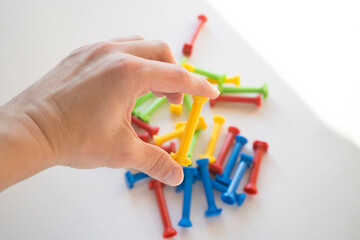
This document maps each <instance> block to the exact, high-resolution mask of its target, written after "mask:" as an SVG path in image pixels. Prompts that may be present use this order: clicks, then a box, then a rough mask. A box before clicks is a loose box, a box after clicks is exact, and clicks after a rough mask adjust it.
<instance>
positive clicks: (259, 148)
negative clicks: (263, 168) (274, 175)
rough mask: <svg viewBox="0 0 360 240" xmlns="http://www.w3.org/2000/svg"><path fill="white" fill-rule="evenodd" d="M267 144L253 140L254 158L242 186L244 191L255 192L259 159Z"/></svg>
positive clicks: (265, 150)
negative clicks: (246, 181)
mask: <svg viewBox="0 0 360 240" xmlns="http://www.w3.org/2000/svg"><path fill="white" fill-rule="evenodd" d="M268 148H269V145H268V144H267V143H266V142H262V141H255V142H254V144H253V149H254V152H255V153H254V159H253V163H252V168H251V172H250V177H249V181H248V183H247V184H246V186H245V187H244V191H245V192H246V193H248V194H257V188H256V180H257V176H258V173H259V169H260V164H261V159H262V156H263V154H264V153H266V152H267V150H268Z"/></svg>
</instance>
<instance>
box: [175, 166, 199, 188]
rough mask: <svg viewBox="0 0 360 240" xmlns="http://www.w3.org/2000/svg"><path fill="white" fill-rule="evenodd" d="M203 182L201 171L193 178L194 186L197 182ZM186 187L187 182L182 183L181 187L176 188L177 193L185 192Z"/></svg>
mask: <svg viewBox="0 0 360 240" xmlns="http://www.w3.org/2000/svg"><path fill="white" fill-rule="evenodd" d="M200 180H201V177H200V173H199V171H198V172H197V174H196V175H194V177H193V184H194V183H195V182H196V181H200ZM184 186H185V182H184V181H182V182H181V183H180V184H179V185H177V186H176V188H175V192H177V193H178V192H181V191H182V190H184Z"/></svg>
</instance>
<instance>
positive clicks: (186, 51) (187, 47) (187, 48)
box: [183, 15, 207, 57]
mask: <svg viewBox="0 0 360 240" xmlns="http://www.w3.org/2000/svg"><path fill="white" fill-rule="evenodd" d="M198 19H199V23H198V25H197V27H196V29H195V32H194V35H193V36H192V38H191V40H190V43H185V44H184V47H183V54H184V55H185V56H188V57H190V55H191V52H192V49H193V46H194V42H195V39H196V37H197V35H198V34H199V32H200V30H201V28H202V27H203V26H204V24H205V22H206V21H207V18H206V16H205V15H199V16H198Z"/></svg>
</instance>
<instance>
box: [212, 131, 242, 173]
mask: <svg viewBox="0 0 360 240" xmlns="http://www.w3.org/2000/svg"><path fill="white" fill-rule="evenodd" d="M239 133H240V130H239V129H238V128H236V127H232V126H230V127H229V128H228V134H227V136H226V138H225V142H224V144H223V145H222V147H221V149H220V152H219V154H218V156H217V158H216V161H215V162H214V163H210V166H209V170H210V172H211V173H213V174H222V171H223V166H222V165H223V163H224V160H225V158H226V155H227V154H228V152H229V149H230V147H231V144H232V143H233V141H234V139H235V136H236V135H238V134H239Z"/></svg>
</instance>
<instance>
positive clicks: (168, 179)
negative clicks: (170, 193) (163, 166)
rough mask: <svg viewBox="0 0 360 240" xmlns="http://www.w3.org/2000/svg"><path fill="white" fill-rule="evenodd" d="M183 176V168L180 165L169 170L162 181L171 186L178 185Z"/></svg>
mask: <svg viewBox="0 0 360 240" xmlns="http://www.w3.org/2000/svg"><path fill="white" fill-rule="evenodd" d="M183 178H184V174H183V170H182V168H181V167H174V168H173V169H171V171H170V172H169V173H168V174H167V175H166V176H165V178H164V181H165V183H166V184H168V185H171V186H177V185H179V184H180V183H181V182H182V181H183Z"/></svg>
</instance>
